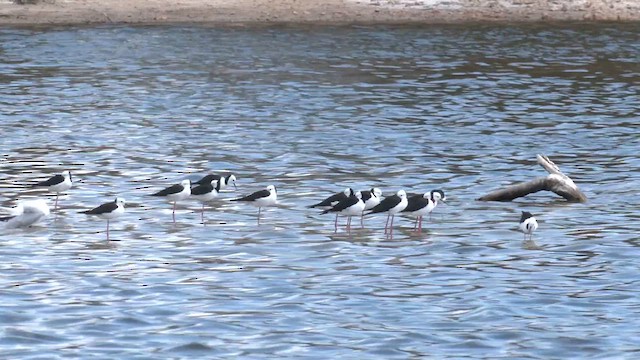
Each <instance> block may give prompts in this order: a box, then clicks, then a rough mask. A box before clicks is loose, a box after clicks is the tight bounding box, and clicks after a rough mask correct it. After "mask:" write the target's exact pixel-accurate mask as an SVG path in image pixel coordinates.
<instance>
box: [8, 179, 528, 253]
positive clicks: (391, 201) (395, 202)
mask: <svg viewBox="0 0 640 360" xmlns="http://www.w3.org/2000/svg"><path fill="white" fill-rule="evenodd" d="M231 184H232V185H233V186H234V188H235V189H236V190H237V186H236V177H235V175H233V174H229V175H226V176H222V175H215V174H209V175H206V176H204V177H202V178H201V179H200V180H198V181H196V182H191V180H188V179H186V180H183V181H182V182H180V183H179V184H174V185H171V186H169V187H167V188H165V189H162V190H160V191H157V192H155V193H153V194H150V195H151V196H158V197H163V198H164V199H166V200H167V201H168V202H171V203H172V204H173V211H172V218H173V222H174V223H175V221H176V205H177V203H178V202H179V201H183V200H187V199H194V200H197V201H199V202H200V203H201V204H202V209H201V219H202V223H203V224H204V211H205V205H206V204H207V203H209V202H211V201H212V200H214V199H215V198H217V197H218V194H219V193H220V191H221V190H222V189H224V188H225V187H228V186H229V185H231ZM72 186H73V179H72V177H71V172H70V171H64V172H62V173H61V174H57V175H54V176H52V177H51V178H49V179H47V180H44V181H40V182H37V183H35V184H34V185H32V187H46V188H47V189H48V190H49V191H50V192H53V193H55V194H56V200H55V205H54V210H56V209H57V208H58V197H59V196H60V194H61V193H64V192H66V191H68V190H69V189H71V187H72ZM445 200H446V196H445V194H444V191H442V190H432V191H430V192H427V193H424V194H419V195H412V196H407V193H406V192H405V191H404V190H399V191H398V192H396V193H395V194H394V195H391V196H387V197H385V198H382V191H381V190H380V189H378V188H372V189H370V190H364V191H354V190H353V189H351V188H347V189H345V190H344V191H341V192H338V193H336V194H333V195H331V196H329V197H328V198H326V199H324V200H322V201H320V202H319V203H317V204H314V205H311V206H310V208H322V209H323V211H322V214H328V213H335V214H336V219H335V222H334V228H335V231H336V232H337V231H338V216H339V215H344V216H346V217H347V223H346V230H347V232H351V219H352V217H354V216H359V217H360V226H361V227H364V216H365V215H368V214H377V213H386V214H387V221H386V223H385V227H384V232H385V234H387V235H392V234H393V220H394V218H395V215H396V214H400V213H403V214H406V215H409V216H412V217H415V224H414V226H413V231H415V232H418V233H421V232H422V217H423V216H424V215H427V214H429V216H430V217H431V213H432V212H433V210H434V209H435V208H436V206H438V204H439V203H440V202H442V203H445ZM231 201H239V202H244V203H248V204H251V205H253V206H255V207H257V208H258V224H260V216H261V211H262V208H264V207H271V206H275V205H277V203H278V193H277V190H276V187H275V186H274V185H269V186H267V187H266V188H265V189H263V190H259V191H256V192H254V193H251V194H249V195H246V196H242V197H239V198H235V199H231ZM6 210H7V211H8V213H9V215H8V216H4V217H0V221H6V222H7V224H6V227H7V228H18V227H28V226H31V225H33V224H35V223H37V222H38V221H40V220H41V219H42V218H44V217H46V216H48V215H49V206H48V205H47V202H46V201H44V200H42V199H36V200H28V201H22V202H19V203H18V204H17V206H16V207H14V208H10V209H6ZM124 211H125V200H124V199H123V198H120V197H117V198H116V199H115V200H113V201H110V202H107V203H104V204H102V205H99V206H97V207H95V208H93V209H90V210H86V211H82V212H81V213H83V214H87V215H93V216H97V217H99V218H101V219H104V220H107V231H106V232H107V240H109V224H110V221H111V220H113V219H115V218H118V217H120V216H121V215H122V214H124ZM537 228H538V223H537V221H536V219H535V217H533V215H531V213H529V212H525V211H523V212H522V216H521V218H520V225H519V229H520V230H521V231H522V232H523V233H524V237H525V240H526V239H527V236H528V237H529V238H531V237H532V236H533V232H534V231H535V230H536V229H537Z"/></svg>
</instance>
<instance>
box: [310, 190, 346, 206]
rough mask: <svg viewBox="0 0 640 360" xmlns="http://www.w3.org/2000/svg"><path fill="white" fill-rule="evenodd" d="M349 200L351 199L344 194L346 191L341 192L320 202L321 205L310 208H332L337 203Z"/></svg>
mask: <svg viewBox="0 0 640 360" xmlns="http://www.w3.org/2000/svg"><path fill="white" fill-rule="evenodd" d="M348 198H349V197H348V196H347V195H345V194H344V191H341V192H339V193H335V194H333V195H331V196H329V197H328V198H326V199H324V200H322V201H320V202H319V203H317V204H315V205H311V206H309V207H310V208H315V207H321V206H331V205H332V204H333V203H335V202H340V201H344V200H347V199H348Z"/></svg>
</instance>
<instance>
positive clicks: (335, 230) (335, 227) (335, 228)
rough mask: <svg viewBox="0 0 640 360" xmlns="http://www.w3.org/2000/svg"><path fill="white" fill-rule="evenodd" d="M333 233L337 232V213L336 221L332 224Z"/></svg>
mask: <svg viewBox="0 0 640 360" xmlns="http://www.w3.org/2000/svg"><path fill="white" fill-rule="evenodd" d="M333 227H334V232H338V213H336V221H335V223H334V224H333Z"/></svg>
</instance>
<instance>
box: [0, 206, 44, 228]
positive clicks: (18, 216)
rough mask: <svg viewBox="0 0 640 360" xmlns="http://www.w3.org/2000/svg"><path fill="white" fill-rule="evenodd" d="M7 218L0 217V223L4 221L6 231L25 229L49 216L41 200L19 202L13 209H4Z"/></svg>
mask: <svg viewBox="0 0 640 360" xmlns="http://www.w3.org/2000/svg"><path fill="white" fill-rule="evenodd" d="M4 210H5V211H6V212H8V213H9V215H8V216H3V217H0V221H6V222H7V223H6V225H5V228H6V229H15V228H25V227H29V226H31V225H34V224H35V223H37V222H39V221H40V220H42V219H44V218H45V217H47V216H48V215H49V205H47V202H46V201H45V200H42V199H36V200H26V201H20V202H18V204H17V205H16V206H15V207H13V208H8V209H6V208H5V209H4Z"/></svg>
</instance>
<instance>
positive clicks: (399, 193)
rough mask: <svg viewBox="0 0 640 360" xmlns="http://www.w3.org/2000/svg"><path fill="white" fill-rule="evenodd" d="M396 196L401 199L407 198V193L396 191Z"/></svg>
mask: <svg viewBox="0 0 640 360" xmlns="http://www.w3.org/2000/svg"><path fill="white" fill-rule="evenodd" d="M396 195H398V196H399V197H400V198H401V199H404V198H406V197H407V193H406V192H405V191H404V190H398V192H397V193H396Z"/></svg>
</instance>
